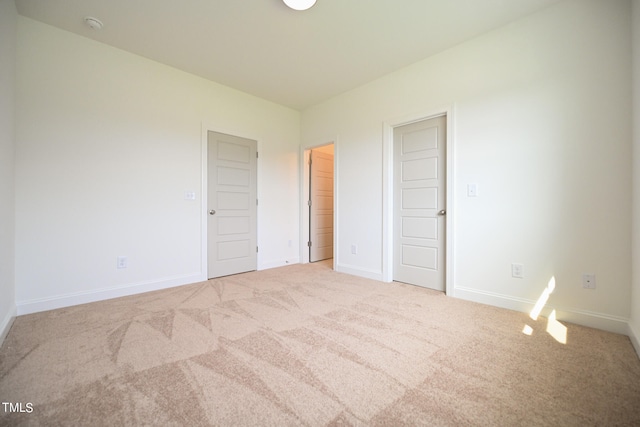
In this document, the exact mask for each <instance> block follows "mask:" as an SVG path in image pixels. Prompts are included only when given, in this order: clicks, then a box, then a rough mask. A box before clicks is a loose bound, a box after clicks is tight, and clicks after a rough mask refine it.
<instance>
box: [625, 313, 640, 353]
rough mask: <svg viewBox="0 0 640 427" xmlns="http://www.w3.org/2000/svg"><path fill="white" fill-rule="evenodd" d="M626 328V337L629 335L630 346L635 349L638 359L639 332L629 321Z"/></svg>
mask: <svg viewBox="0 0 640 427" xmlns="http://www.w3.org/2000/svg"><path fill="white" fill-rule="evenodd" d="M627 326H628V331H627V335H629V339H630V340H631V344H633V348H635V349H636V353H637V354H638V358H640V334H639V333H638V332H639V331H638V330H637V329H636V328H635V326H634V325H633V323H632V322H631V321H629V323H628V325H627Z"/></svg>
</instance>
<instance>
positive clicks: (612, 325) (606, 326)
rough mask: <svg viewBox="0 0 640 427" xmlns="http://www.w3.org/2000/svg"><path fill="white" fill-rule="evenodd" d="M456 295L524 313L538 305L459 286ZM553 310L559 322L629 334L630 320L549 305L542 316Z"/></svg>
mask: <svg viewBox="0 0 640 427" xmlns="http://www.w3.org/2000/svg"><path fill="white" fill-rule="evenodd" d="M454 295H455V297H456V298H461V299H465V300H468V301H474V302H479V303H482V304H488V305H493V306H496V307H501V308H506V309H509V310H514V311H519V312H522V313H530V312H531V310H533V307H534V306H535V304H536V301H533V300H528V299H524V298H517V297H512V296H509V295H501V294H495V293H491V292H484V291H479V290H477V289H471V288H465V287H459V286H457V287H456V288H455V292H454ZM553 310H555V311H556V319H557V320H559V321H565V322H569V323H575V324H578V325H582V326H588V327H590V328H596V329H602V330H604V331H609V332H615V333H617V334H622V335H628V333H629V319H626V318H623V317H618V316H612V315H609V314H604V313H597V312H591V311H586V310H578V309H575V308H567V307H559V306H554V305H551V304H549V305H547V306H545V308H544V309H543V310H542V311H541V313H540V315H541V316H543V317H549V314H551V311H553ZM636 349H637V347H636Z"/></svg>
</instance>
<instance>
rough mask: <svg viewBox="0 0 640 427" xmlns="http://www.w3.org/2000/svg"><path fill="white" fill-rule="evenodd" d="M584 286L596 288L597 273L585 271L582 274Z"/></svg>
mask: <svg viewBox="0 0 640 427" xmlns="http://www.w3.org/2000/svg"><path fill="white" fill-rule="evenodd" d="M582 287H583V288H585V289H595V288H596V275H595V274H589V273H584V274H583V275H582Z"/></svg>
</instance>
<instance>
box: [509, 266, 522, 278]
mask: <svg viewBox="0 0 640 427" xmlns="http://www.w3.org/2000/svg"><path fill="white" fill-rule="evenodd" d="M511 276H513V277H515V278H517V279H522V278H524V265H522V264H517V263H513V264H511Z"/></svg>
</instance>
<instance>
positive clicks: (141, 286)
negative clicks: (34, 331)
mask: <svg viewBox="0 0 640 427" xmlns="http://www.w3.org/2000/svg"><path fill="white" fill-rule="evenodd" d="M203 277H204V276H203V275H202V274H201V273H192V274H185V275H180V276H172V277H164V278H160V279H158V280H154V281H150V282H141V283H132V284H127V285H122V286H116V287H113V288H103V289H96V290H91V291H82V292H74V293H70V294H63V295H56V296H52V297H48V298H37V299H32V300H24V301H17V302H16V306H17V314H18V315H23V314H31V313H38V312H40V311H47V310H55V309H57V308H63V307H71V306H73V305H79V304H87V303H90V302H96V301H103V300H107V299H112V298H119V297H126V296H129V295H136V294H141V293H144V292H152V291H158V290H161V289H167V288H173V287H176V286H181V285H187V284H190V283H196V282H202V281H204V280H206V279H205V278H203Z"/></svg>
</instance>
